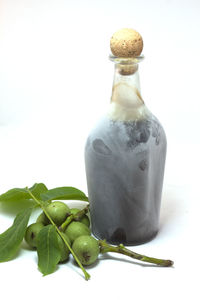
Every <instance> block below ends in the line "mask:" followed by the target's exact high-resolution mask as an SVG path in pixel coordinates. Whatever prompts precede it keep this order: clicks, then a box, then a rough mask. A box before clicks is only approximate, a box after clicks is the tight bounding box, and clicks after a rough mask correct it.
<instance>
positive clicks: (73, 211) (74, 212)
mask: <svg viewBox="0 0 200 300" xmlns="http://www.w3.org/2000/svg"><path fill="white" fill-rule="evenodd" d="M79 211H80V209H79V208H71V209H70V212H71V214H72V215H75V214H77V213H78V212H79ZM79 222H81V223H83V224H85V225H86V226H88V227H90V220H89V218H88V216H86V215H84V216H83V217H82V218H81V219H80V220H79Z"/></svg>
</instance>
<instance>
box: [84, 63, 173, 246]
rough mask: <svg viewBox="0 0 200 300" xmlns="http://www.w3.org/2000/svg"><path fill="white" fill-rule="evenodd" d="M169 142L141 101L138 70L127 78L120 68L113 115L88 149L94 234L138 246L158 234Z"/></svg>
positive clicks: (95, 131)
mask: <svg viewBox="0 0 200 300" xmlns="http://www.w3.org/2000/svg"><path fill="white" fill-rule="evenodd" d="M133 66H134V68H133ZM127 70H128V71H129V70H130V68H129V69H125V71H127ZM122 71H123V72H122ZM128 74H129V73H128ZM166 144H167V143H166V136H165V132H164V130H163V128H162V126H161V124H160V122H159V121H158V120H157V118H156V117H155V116H154V115H153V114H152V113H151V112H150V111H149V110H148V109H147V108H146V106H145V104H144V102H143V100H142V98H141V95H140V87H139V79H138V72H137V66H136V67H135V65H131V74H129V75H128V76H127V74H126V75H125V76H124V66H123V69H122V68H121V67H119V65H117V66H116V70H115V76H114V83H113V91H112V98H111V104H110V110H109V113H108V114H107V115H105V117H103V118H102V119H101V120H100V122H99V123H98V124H97V126H96V128H95V129H93V130H92V132H91V133H90V135H89V137H88V139H87V142H86V146H85V168H86V178H87V186H88V196H89V203H90V214H91V224H92V232H93V234H94V235H95V236H96V237H97V238H98V239H106V241H107V242H109V243H111V244H120V243H123V244H124V245H137V244H142V243H145V242H147V241H149V240H151V239H152V238H153V237H154V236H155V235H156V233H157V232H158V227H159V215H160V204H161V194H162V186H163V177H164V166H165V158H166Z"/></svg>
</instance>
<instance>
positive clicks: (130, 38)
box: [110, 28, 143, 58]
mask: <svg viewBox="0 0 200 300" xmlns="http://www.w3.org/2000/svg"><path fill="white" fill-rule="evenodd" d="M110 49H111V51H112V54H113V55H114V56H117V57H127V58H130V57H137V56H139V55H140V54H141V52H142V49H143V39H142V36H141V35H140V34H139V33H138V32H137V31H135V30H134V29H131V28H123V29H120V30H118V31H116V32H115V33H114V34H113V36H112V37H111V40H110Z"/></svg>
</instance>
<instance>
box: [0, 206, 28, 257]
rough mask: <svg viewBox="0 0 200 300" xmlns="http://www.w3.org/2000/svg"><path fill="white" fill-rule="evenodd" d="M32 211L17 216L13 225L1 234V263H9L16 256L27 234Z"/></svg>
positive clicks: (25, 211)
mask: <svg viewBox="0 0 200 300" xmlns="http://www.w3.org/2000/svg"><path fill="white" fill-rule="evenodd" d="M31 212H32V209H31V208H28V209H25V210H23V211H22V212H20V213H19V214H17V216H16V217H15V219H14V222H13V225H12V226H11V227H10V228H8V229H7V230H6V231H5V232H3V233H2V234H0V262H4V261H8V260H10V259H11V258H13V256H14V255H15V254H16V252H17V250H18V248H19V246H20V244H21V242H22V240H23V238H24V235H25V232H26V228H27V224H28V221H29V218H30V215H31Z"/></svg>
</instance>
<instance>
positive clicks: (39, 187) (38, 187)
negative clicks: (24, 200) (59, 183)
mask: <svg viewBox="0 0 200 300" xmlns="http://www.w3.org/2000/svg"><path fill="white" fill-rule="evenodd" d="M29 190H30V191H31V193H32V194H33V195H34V196H35V197H36V198H37V199H41V196H40V195H41V194H42V193H45V192H47V191H48V188H47V187H46V185H45V184H44V183H35V184H34V185H33V186H32V187H31V188H30V189H29Z"/></svg>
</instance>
